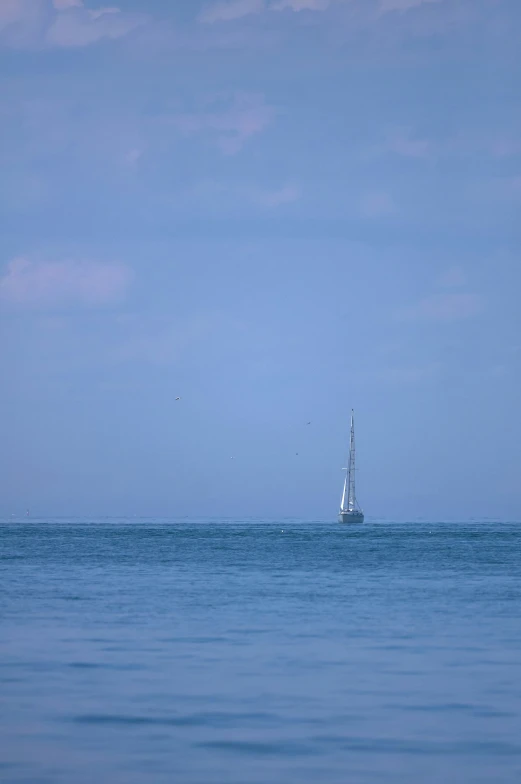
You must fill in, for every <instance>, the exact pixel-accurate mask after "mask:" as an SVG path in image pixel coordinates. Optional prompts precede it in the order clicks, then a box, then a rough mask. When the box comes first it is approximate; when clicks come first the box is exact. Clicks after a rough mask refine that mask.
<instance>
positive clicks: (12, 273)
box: [0, 258, 131, 306]
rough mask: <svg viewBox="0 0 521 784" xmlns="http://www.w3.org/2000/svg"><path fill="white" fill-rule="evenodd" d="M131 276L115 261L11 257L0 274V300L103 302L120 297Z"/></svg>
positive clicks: (34, 303) (29, 303) (22, 302)
mask: <svg viewBox="0 0 521 784" xmlns="http://www.w3.org/2000/svg"><path fill="white" fill-rule="evenodd" d="M130 280H131V273H130V270H129V269H128V267H126V266H125V265H123V264H117V263H101V262H79V261H31V260H29V259H27V258H17V259H13V260H12V261H10V262H9V263H8V264H7V268H6V270H5V272H4V274H3V275H2V276H0V300H3V301H4V302H8V303H10V304H12V305H21V306H24V305H26V306H46V305H47V306H48V305H62V304H65V305H72V304H75V303H81V304H83V305H104V304H108V303H111V302H113V301H114V300H117V299H119V298H120V297H121V296H122V295H123V294H124V293H125V291H126V289H127V286H128V285H129V283H130Z"/></svg>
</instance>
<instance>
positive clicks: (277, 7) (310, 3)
mask: <svg viewBox="0 0 521 784" xmlns="http://www.w3.org/2000/svg"><path fill="white" fill-rule="evenodd" d="M330 4H331V0H278V2H274V3H272V5H271V6H270V8H271V9H272V10H273V11H285V10H290V11H295V12H296V13H298V12H299V11H325V10H326V8H329V6H330Z"/></svg>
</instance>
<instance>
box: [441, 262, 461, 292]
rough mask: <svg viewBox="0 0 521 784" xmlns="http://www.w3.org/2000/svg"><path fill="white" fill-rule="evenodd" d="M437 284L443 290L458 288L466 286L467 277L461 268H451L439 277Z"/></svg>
mask: <svg viewBox="0 0 521 784" xmlns="http://www.w3.org/2000/svg"><path fill="white" fill-rule="evenodd" d="M439 283H440V285H441V286H444V287H445V288H460V287H461V286H465V285H466V284H467V276H466V275H465V273H464V271H463V269H462V268H461V267H457V266H456V267H451V268H450V269H449V270H447V272H445V273H444V274H443V275H442V276H441V277H440V280H439Z"/></svg>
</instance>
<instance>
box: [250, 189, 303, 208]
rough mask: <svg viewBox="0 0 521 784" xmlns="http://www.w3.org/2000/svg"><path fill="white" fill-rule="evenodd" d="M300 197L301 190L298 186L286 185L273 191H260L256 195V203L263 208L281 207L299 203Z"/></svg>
mask: <svg viewBox="0 0 521 784" xmlns="http://www.w3.org/2000/svg"><path fill="white" fill-rule="evenodd" d="M300 197H301V192H300V188H297V186H296V185H284V186H283V187H282V188H278V189H276V190H272V191H259V192H258V193H257V194H256V201H258V203H259V204H260V205H261V206H263V207H280V206H282V205H283V204H291V203H292V202H294V201H298V199H300Z"/></svg>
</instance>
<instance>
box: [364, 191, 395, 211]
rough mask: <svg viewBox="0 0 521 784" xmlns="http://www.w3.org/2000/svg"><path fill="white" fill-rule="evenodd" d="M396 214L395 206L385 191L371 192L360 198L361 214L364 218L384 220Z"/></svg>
mask: <svg viewBox="0 0 521 784" xmlns="http://www.w3.org/2000/svg"><path fill="white" fill-rule="evenodd" d="M395 212H396V205H395V203H394V201H393V199H392V198H391V196H390V195H389V194H388V193H386V192H385V191H371V192H370V193H367V194H366V195H365V196H364V197H363V198H362V203H361V213H362V215H363V216H364V217H366V218H384V217H386V216H388V215H393V214H394V213H395Z"/></svg>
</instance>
